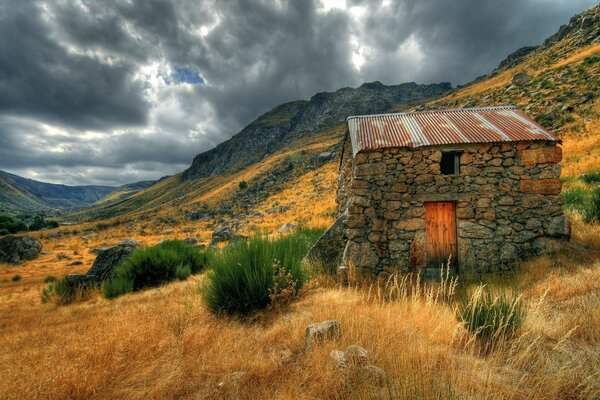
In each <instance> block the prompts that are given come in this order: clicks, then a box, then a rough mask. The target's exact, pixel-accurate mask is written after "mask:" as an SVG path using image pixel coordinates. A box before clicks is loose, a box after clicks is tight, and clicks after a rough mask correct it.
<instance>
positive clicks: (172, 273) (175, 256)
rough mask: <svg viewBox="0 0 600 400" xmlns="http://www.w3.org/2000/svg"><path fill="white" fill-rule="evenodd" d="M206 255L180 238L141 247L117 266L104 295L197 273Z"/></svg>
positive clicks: (129, 290)
mask: <svg viewBox="0 0 600 400" xmlns="http://www.w3.org/2000/svg"><path fill="white" fill-rule="evenodd" d="M206 264H207V257H206V254H205V253H204V252H201V251H200V250H199V249H198V248H197V247H195V246H193V245H190V244H188V243H186V242H184V241H181V240H169V241H165V242H162V243H159V244H157V245H156V246H152V247H148V248H146V249H138V250H136V251H135V252H133V254H131V256H130V257H129V258H128V259H127V260H126V261H125V262H124V263H123V264H121V265H119V266H118V267H117V269H116V270H115V276H114V278H113V279H111V280H110V281H108V282H106V283H105V284H104V287H103V293H104V296H105V297H107V298H113V297H116V296H120V295H122V294H125V293H128V292H131V291H137V290H141V289H145V288H150V287H155V286H160V285H162V284H165V283H167V282H171V281H173V280H175V279H186V278H187V277H188V276H189V275H190V274H197V273H198V272H200V271H202V270H203V269H204V268H205V267H206Z"/></svg>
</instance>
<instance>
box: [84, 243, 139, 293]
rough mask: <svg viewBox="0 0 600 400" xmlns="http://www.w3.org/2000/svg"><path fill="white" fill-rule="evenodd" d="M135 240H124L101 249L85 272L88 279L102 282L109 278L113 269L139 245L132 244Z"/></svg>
mask: <svg viewBox="0 0 600 400" xmlns="http://www.w3.org/2000/svg"><path fill="white" fill-rule="evenodd" d="M134 242H135V243H137V242H136V241H135V240H130V239H128V240H124V241H123V242H121V243H120V244H119V245H117V246H114V247H109V248H108V249H105V250H101V251H100V252H99V253H98V257H96V259H95V260H94V263H93V264H92V268H90V270H89V271H88V272H87V274H86V275H87V276H89V277H90V278H89V279H90V280H91V281H93V282H94V283H102V282H104V281H107V280H109V279H111V278H112V277H113V275H114V272H115V269H116V268H117V267H118V266H119V265H120V264H121V263H123V261H125V260H126V259H127V258H128V257H129V256H130V255H131V253H133V252H134V250H135V249H136V248H137V247H138V246H139V243H138V244H137V245H134V244H135V243H134Z"/></svg>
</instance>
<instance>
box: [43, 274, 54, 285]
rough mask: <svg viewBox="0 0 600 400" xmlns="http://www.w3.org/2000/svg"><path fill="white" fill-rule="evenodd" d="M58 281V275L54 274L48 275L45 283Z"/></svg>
mask: <svg viewBox="0 0 600 400" xmlns="http://www.w3.org/2000/svg"><path fill="white" fill-rule="evenodd" d="M54 281H56V277H55V276H54V275H46V277H45V278H44V283H50V282H54Z"/></svg>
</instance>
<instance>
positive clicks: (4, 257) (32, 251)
mask: <svg viewBox="0 0 600 400" xmlns="http://www.w3.org/2000/svg"><path fill="white" fill-rule="evenodd" d="M41 251H42V244H41V243H40V242H39V240H37V239H35V238H33V237H31V236H6V237H3V238H2V239H0V262H7V263H12V264H18V263H20V262H22V261H26V260H33V259H34V258H36V257H37V256H38V255H39V254H40V252H41Z"/></svg>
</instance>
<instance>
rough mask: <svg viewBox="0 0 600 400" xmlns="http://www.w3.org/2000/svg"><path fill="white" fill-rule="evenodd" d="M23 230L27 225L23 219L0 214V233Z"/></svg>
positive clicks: (5, 233)
mask: <svg viewBox="0 0 600 400" xmlns="http://www.w3.org/2000/svg"><path fill="white" fill-rule="evenodd" d="M25 231H27V225H26V224H25V223H24V222H23V221H19V220H18V219H15V218H13V217H11V216H10V215H4V214H0V235H8V234H9V233H17V232H25Z"/></svg>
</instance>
